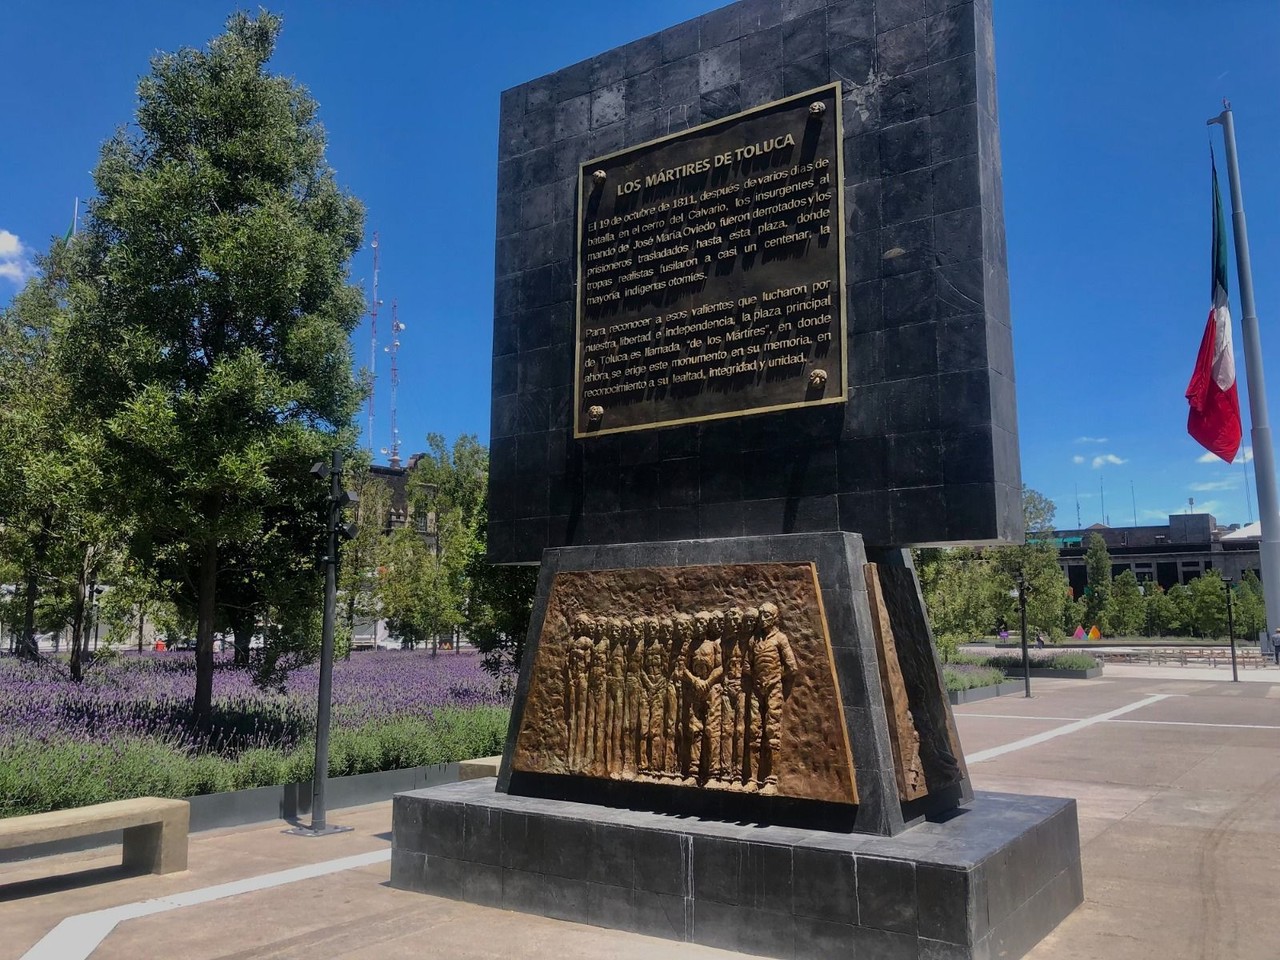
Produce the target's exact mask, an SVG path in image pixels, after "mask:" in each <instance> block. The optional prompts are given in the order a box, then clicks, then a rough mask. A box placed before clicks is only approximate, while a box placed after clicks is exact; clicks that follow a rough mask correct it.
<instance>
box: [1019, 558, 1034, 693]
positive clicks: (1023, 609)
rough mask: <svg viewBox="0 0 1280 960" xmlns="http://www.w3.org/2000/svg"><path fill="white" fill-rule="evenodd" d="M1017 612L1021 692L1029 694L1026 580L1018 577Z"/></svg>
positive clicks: (1029, 671)
mask: <svg viewBox="0 0 1280 960" xmlns="http://www.w3.org/2000/svg"><path fill="white" fill-rule="evenodd" d="M1018 612H1019V614H1020V615H1021V617H1022V682H1023V685H1024V687H1025V688H1026V692H1025V693H1024V694H1023V695H1024V696H1026V697H1030V696H1031V654H1030V653H1028V652H1027V581H1026V579H1025V578H1024V577H1023V576H1021V575H1019V577H1018Z"/></svg>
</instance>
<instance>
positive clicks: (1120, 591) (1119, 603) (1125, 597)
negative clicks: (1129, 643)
mask: <svg viewBox="0 0 1280 960" xmlns="http://www.w3.org/2000/svg"><path fill="white" fill-rule="evenodd" d="M1106 617H1107V623H1108V624H1109V625H1110V627H1111V632H1112V633H1113V634H1115V635H1116V636H1118V637H1136V636H1138V635H1139V634H1140V633H1141V632H1142V630H1143V628H1144V627H1145V626H1146V623H1147V605H1146V601H1145V598H1144V597H1143V595H1142V588H1141V587H1140V586H1139V584H1138V578H1137V576H1136V575H1135V574H1134V572H1133V571H1132V570H1125V571H1124V572H1123V573H1121V574H1120V576H1118V577H1116V578H1115V580H1114V581H1112V584H1111V596H1110V597H1108V598H1107V610H1106Z"/></svg>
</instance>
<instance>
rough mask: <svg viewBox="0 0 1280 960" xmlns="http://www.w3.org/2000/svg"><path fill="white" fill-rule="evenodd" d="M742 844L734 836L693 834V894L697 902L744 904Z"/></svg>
mask: <svg viewBox="0 0 1280 960" xmlns="http://www.w3.org/2000/svg"><path fill="white" fill-rule="evenodd" d="M744 846H745V845H744V844H742V843H741V842H739V841H737V840H727V839H714V838H710V837H695V838H694V840H693V860H692V863H693V887H692V890H693V896H694V898H695V899H696V900H698V901H699V902H701V901H704V900H715V901H717V902H719V903H728V904H744V903H745V899H744V883H743V880H744V878H743V874H742V869H743V864H742V860H743V856H744V853H745V851H744Z"/></svg>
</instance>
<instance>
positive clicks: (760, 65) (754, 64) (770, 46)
mask: <svg viewBox="0 0 1280 960" xmlns="http://www.w3.org/2000/svg"><path fill="white" fill-rule="evenodd" d="M782 36H783V28H782V25H781V23H779V24H777V25H776V26H772V27H767V28H763V29H760V30H756V31H753V32H751V33H747V34H745V35H744V36H743V37H742V39H741V40H739V41H738V51H739V57H740V62H741V65H742V67H743V70H742V74H743V77H746V76H748V75H751V74H756V73H760V72H770V71H772V70H776V69H778V68H779V67H780V65H781V63H782Z"/></svg>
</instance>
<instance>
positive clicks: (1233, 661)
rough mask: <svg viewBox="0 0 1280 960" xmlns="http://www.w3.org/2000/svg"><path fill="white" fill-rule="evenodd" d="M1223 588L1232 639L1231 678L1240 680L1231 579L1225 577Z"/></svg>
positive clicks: (1228, 626)
mask: <svg viewBox="0 0 1280 960" xmlns="http://www.w3.org/2000/svg"><path fill="white" fill-rule="evenodd" d="M1222 589H1223V590H1225V591H1226V594H1227V639H1228V640H1230V641H1231V679H1232V681H1234V682H1235V683H1239V682H1240V671H1239V670H1238V669H1237V668H1236V626H1235V623H1234V622H1233V621H1232V619H1231V581H1230V580H1226V579H1224V580H1223V581H1222Z"/></svg>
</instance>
